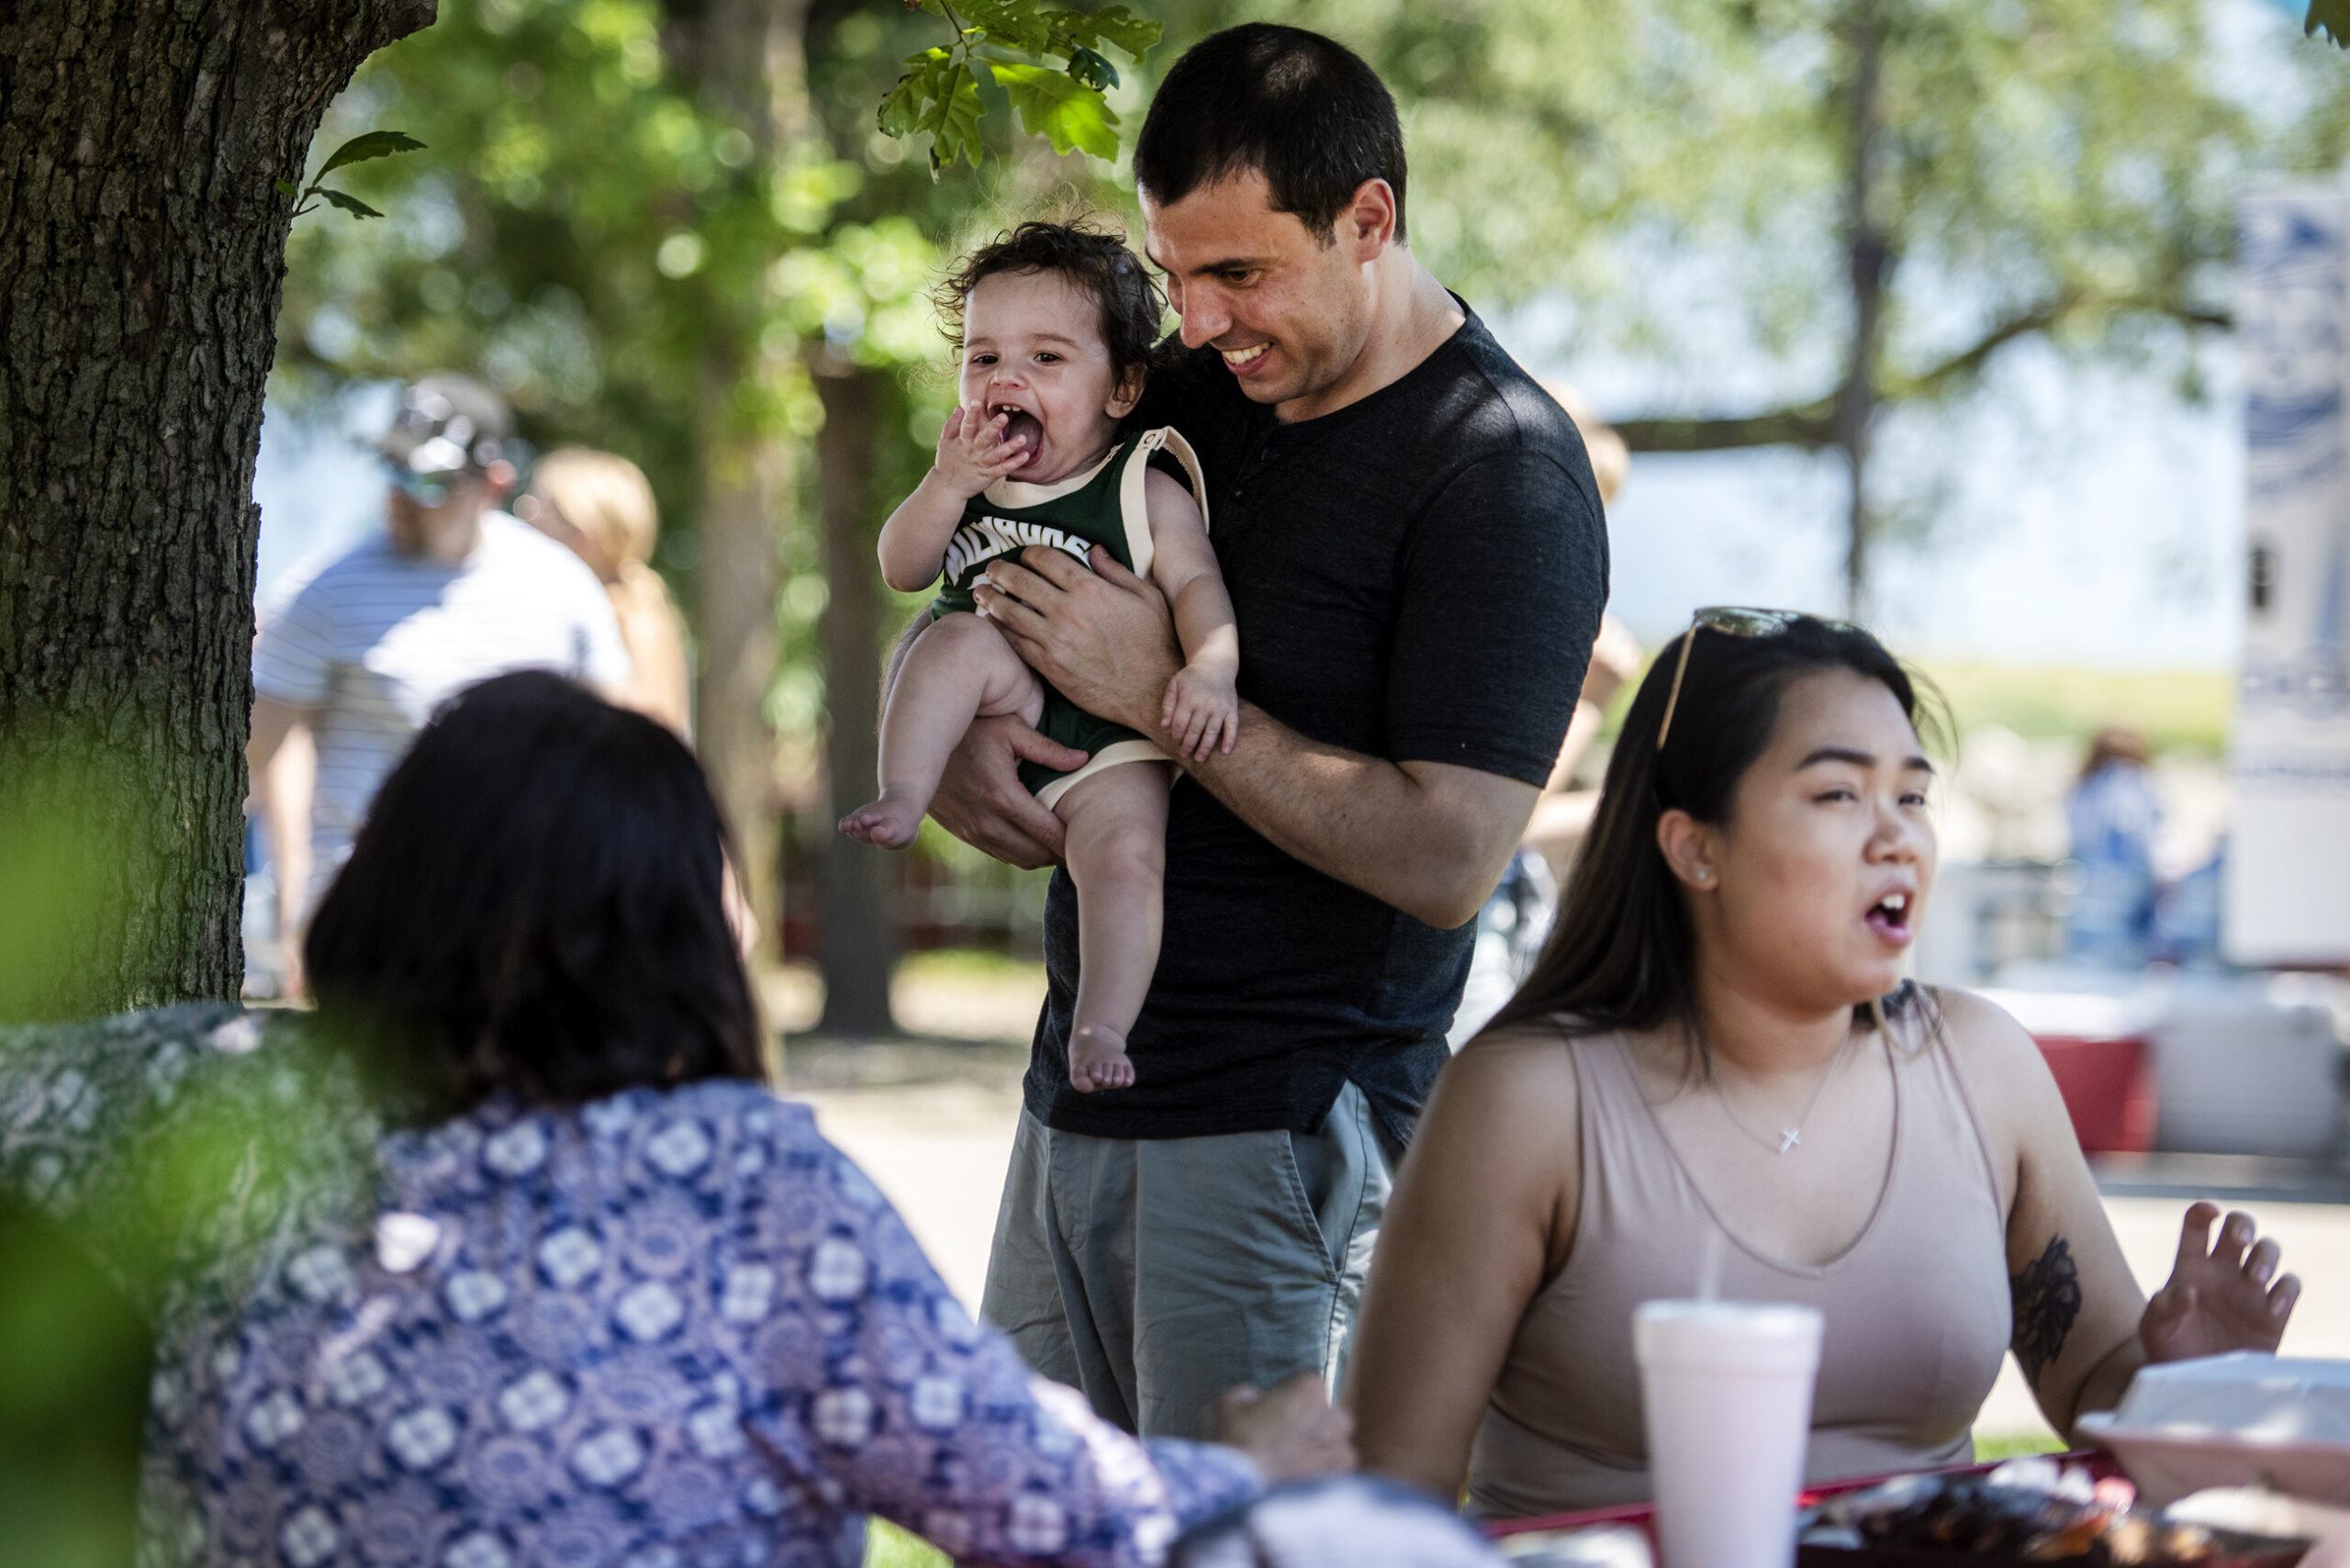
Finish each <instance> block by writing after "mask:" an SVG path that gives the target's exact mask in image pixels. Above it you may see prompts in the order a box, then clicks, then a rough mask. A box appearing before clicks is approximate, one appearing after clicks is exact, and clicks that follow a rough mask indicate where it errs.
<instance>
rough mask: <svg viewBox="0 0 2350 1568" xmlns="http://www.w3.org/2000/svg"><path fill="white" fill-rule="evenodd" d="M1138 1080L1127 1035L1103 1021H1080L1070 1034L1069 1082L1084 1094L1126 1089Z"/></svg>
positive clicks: (1070, 1085)
mask: <svg viewBox="0 0 2350 1568" xmlns="http://www.w3.org/2000/svg"><path fill="white" fill-rule="evenodd" d="M1134 1081H1135V1064H1134V1058H1131V1057H1129V1056H1127V1055H1126V1037H1125V1036H1124V1035H1121V1034H1119V1033H1118V1031H1116V1030H1115V1029H1113V1028H1109V1027H1107V1026H1106V1025H1101V1024H1080V1025H1078V1026H1077V1028H1076V1031H1075V1032H1074V1033H1072V1034H1071V1035H1070V1036H1069V1087H1070V1088H1072V1089H1074V1090H1076V1091H1077V1092H1079V1093H1080V1094H1091V1093H1092V1092H1094V1091H1095V1090H1097V1089H1125V1088H1127V1087H1128V1086H1130V1085H1131V1084H1132V1083H1133V1082H1134Z"/></svg>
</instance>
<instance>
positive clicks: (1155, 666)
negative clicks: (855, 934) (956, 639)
mask: <svg viewBox="0 0 2350 1568" xmlns="http://www.w3.org/2000/svg"><path fill="white" fill-rule="evenodd" d="M972 597H973V598H975V599H978V600H979V608H980V609H982V610H986V611H987V614H988V619H989V620H990V621H992V622H995V623H996V625H997V626H999V627H1001V628H1002V632H1003V634H1004V635H1005V636H1007V637H1009V638H1011V639H1012V645H1013V648H1014V649H1015V650H1017V651H1018V653H1019V655H1020V656H1021V657H1022V658H1024V659H1026V660H1027V661H1028V664H1029V666H1030V667H1031V668H1033V669H1035V672H1036V673H1037V674H1038V675H1041V676H1043V677H1044V678H1046V680H1048V681H1050V682H1051V683H1052V684H1053V686H1054V687H1055V688H1056V689H1058V690H1059V692H1060V693H1061V695H1062V696H1064V697H1066V698H1068V699H1069V700H1070V701H1071V702H1074V703H1076V704H1077V705H1078V706H1079V707H1080V708H1082V709H1084V710H1085V711H1087V712H1089V713H1095V714H1099V715H1100V716H1101V717H1102V718H1104V719H1109V720H1112V721H1113V722H1117V723H1121V724H1124V725H1125V726H1126V727H1127V728H1128V729H1130V730H1138V731H1140V732H1141V733H1143V734H1149V733H1150V732H1151V730H1152V729H1153V728H1154V727H1156V726H1157V725H1158V715H1159V705H1160V701H1161V700H1162V699H1163V698H1164V697H1165V695H1166V691H1167V683H1168V682H1169V680H1172V679H1173V678H1174V677H1175V672H1176V671H1178V670H1180V669H1181V668H1182V667H1183V650H1182V648H1181V645H1180V644H1178V643H1177V642H1176V640H1175V622H1174V619H1173V617H1171V616H1169V614H1168V612H1167V599H1166V596H1165V595H1163V594H1161V593H1160V592H1159V591H1158V588H1154V587H1152V586H1151V585H1150V584H1149V583H1147V582H1145V581H1144V580H1143V579H1142V578H1140V577H1136V576H1135V575H1134V574H1133V573H1132V572H1130V571H1128V570H1126V569H1125V567H1124V566H1120V565H1118V562H1117V558H1116V557H1115V556H1113V555H1112V554H1110V552H1109V551H1107V550H1105V549H1103V548H1102V547H1101V546H1100V545H1098V544H1097V545H1095V546H1094V547H1093V568H1092V570H1091V571H1088V570H1087V569H1086V568H1085V566H1083V565H1082V564H1080V563H1079V562H1076V561H1072V560H1070V559H1069V557H1068V556H1067V555H1065V554H1062V553H1061V552H1059V551H1058V550H1053V549H1048V548H1046V547H1045V546H1043V545H1031V546H1029V547H1028V548H1027V549H1025V550H1024V551H1022V552H1021V553H1020V559H1019V561H1018V562H1016V563H1015V562H1013V561H1011V560H1009V559H1006V560H1001V561H997V562H996V563H994V564H993V565H991V566H989V567H988V580H987V581H986V582H984V583H981V584H979V585H978V586H977V587H976V588H974V589H973V590H972ZM940 820H941V821H944V820H945V819H944V818H941V819H940Z"/></svg>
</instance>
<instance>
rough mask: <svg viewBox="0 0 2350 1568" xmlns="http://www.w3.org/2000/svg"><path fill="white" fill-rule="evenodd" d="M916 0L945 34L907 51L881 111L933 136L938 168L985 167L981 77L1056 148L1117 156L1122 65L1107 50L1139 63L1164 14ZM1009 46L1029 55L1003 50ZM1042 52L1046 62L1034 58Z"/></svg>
mask: <svg viewBox="0 0 2350 1568" xmlns="http://www.w3.org/2000/svg"><path fill="white" fill-rule="evenodd" d="M910 4H911V5H918V6H921V8H922V9H923V10H925V11H927V12H929V13H930V14H931V15H932V16H934V17H938V18H939V19H940V20H941V21H943V22H945V23H946V27H947V39H946V43H945V44H943V45H941V44H934V45H932V46H931V47H930V48H928V49H925V50H922V51H920V52H919V53H916V54H912V55H909V56H907V57H906V73H905V74H904V75H903V76H901V77H899V78H898V83H897V85H896V86H894V87H892V88H890V93H889V95H888V96H887V97H884V98H883V99H882V100H881V107H880V109H879V111H878V113H877V115H876V117H875V118H876V121H877V123H878V125H879V126H880V128H881V129H882V130H883V132H885V133H886V134H888V135H890V136H911V135H916V134H920V135H926V136H928V137H929V138H930V167H931V173H932V174H933V175H935V174H937V173H938V172H939V171H940V170H942V169H946V168H951V167H953V166H954V164H955V163H956V162H957V160H962V159H968V161H969V162H970V165H971V167H972V168H974V169H976V168H978V167H979V161H980V159H981V158H982V157H983V156H984V155H985V143H984V142H983V140H981V138H980V135H979V119H980V118H981V117H982V116H983V115H985V114H986V113H987V105H986V102H985V100H983V99H982V98H981V97H980V96H979V84H980V83H981V82H982V81H986V82H992V83H993V84H995V85H997V86H999V87H1001V88H1002V89H1003V92H1004V95H1005V96H1006V97H1007V98H1009V99H1010V100H1011V101H1012V106H1013V109H1015V110H1016V111H1018V113H1019V116H1020V124H1021V126H1022V128H1023V129H1025V130H1026V131H1027V132H1028V134H1029V135H1031V136H1041V137H1043V138H1045V139H1046V140H1048V141H1050V142H1051V143H1052V146H1053V151H1056V152H1069V151H1085V152H1090V153H1091V154H1093V156H1095V157H1096V158H1100V159H1102V160H1105V161H1107V160H1111V159H1114V158H1116V157H1117V155H1118V113H1117V111H1116V110H1115V109H1113V108H1112V107H1111V106H1110V101H1109V97H1108V95H1107V93H1106V89H1108V88H1111V87H1114V86H1116V85H1118V82H1119V77H1118V70H1117V67H1116V66H1114V65H1113V64H1111V63H1110V61H1109V59H1108V57H1107V56H1105V55H1103V54H1102V50H1103V49H1105V48H1111V47H1115V48H1117V49H1119V50H1123V51H1124V52H1125V53H1126V54H1128V55H1130V56H1132V57H1133V58H1134V60H1135V61H1136V63H1139V62H1141V60H1142V57H1143V56H1144V55H1145V54H1146V53H1147V52H1148V50H1150V47H1151V46H1152V45H1153V44H1156V43H1157V42H1158V38H1159V33H1160V31H1161V28H1159V25H1158V23H1157V22H1151V21H1145V20H1144V19H1142V18H1141V17H1136V15H1135V14H1134V13H1133V12H1131V11H1129V10H1127V9H1126V8H1125V6H1102V7H1100V8H1099V9H1097V10H1091V11H1084V10H1069V9H1067V8H1065V7H1061V6H1045V5H1041V4H1039V3H1038V0H910ZM958 7H959V8H958ZM983 49H984V50H988V51H989V52H986V53H982V52H981V50H983ZM1006 50H1012V51H1014V52H1015V53H1016V54H1019V55H1026V56H1029V57H1031V58H1029V59H1027V60H1021V59H1017V58H1006V55H1005V52H1004V51H1006ZM1037 56H1042V57H1043V58H1044V59H1045V60H1046V62H1047V63H1045V64H1037V63H1035V57H1037Z"/></svg>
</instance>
